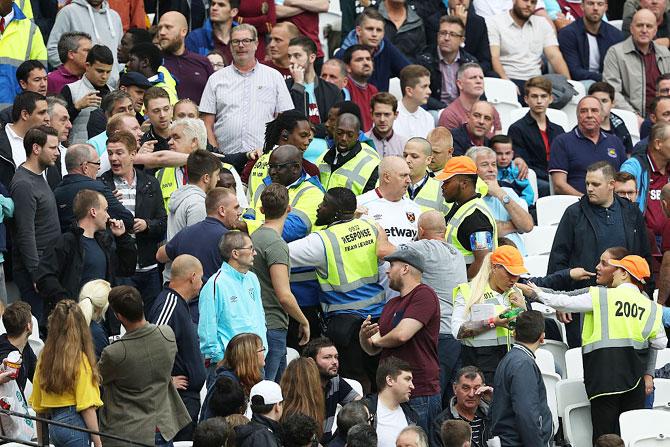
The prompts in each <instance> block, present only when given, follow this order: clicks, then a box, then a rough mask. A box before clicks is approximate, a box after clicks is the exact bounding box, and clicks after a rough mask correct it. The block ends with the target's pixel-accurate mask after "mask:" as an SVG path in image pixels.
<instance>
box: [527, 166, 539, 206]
mask: <svg viewBox="0 0 670 447" xmlns="http://www.w3.org/2000/svg"><path fill="white" fill-rule="evenodd" d="M528 183H530V188H531V189H532V190H533V204H535V202H537V199H538V197H539V192H538V189H537V174H536V173H535V171H533V170H532V169H530V168H528Z"/></svg>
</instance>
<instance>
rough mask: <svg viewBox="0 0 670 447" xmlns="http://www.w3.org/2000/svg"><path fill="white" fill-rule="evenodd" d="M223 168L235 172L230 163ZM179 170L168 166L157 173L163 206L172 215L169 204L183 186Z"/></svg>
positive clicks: (223, 165) (222, 165)
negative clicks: (178, 175) (179, 182)
mask: <svg viewBox="0 0 670 447" xmlns="http://www.w3.org/2000/svg"><path fill="white" fill-rule="evenodd" d="M221 167H222V168H226V169H228V170H229V171H231V172H232V171H234V170H235V168H234V167H233V165H231V164H230V163H221ZM184 168H185V167H184ZM177 169H179V167H176V166H166V167H164V168H160V169H159V170H158V171H157V172H156V179H158V184H159V185H160V187H161V193H162V195H163V205H164V206H165V211H167V212H168V213H170V209H169V208H168V203H169V202H170V197H172V193H173V192H175V191H176V190H178V189H179V188H181V187H182V186H183V185H180V184H178V182H177Z"/></svg>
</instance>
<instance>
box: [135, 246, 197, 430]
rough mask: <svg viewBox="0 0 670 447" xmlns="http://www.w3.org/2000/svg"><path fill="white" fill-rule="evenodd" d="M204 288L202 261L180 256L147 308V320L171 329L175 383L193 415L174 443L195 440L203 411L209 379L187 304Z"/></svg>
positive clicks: (173, 379)
mask: <svg viewBox="0 0 670 447" xmlns="http://www.w3.org/2000/svg"><path fill="white" fill-rule="evenodd" d="M201 287H202V264H200V261H198V259H197V258H196V257H194V256H191V255H179V256H177V257H176V258H175V259H174V261H172V276H171V278H170V282H169V284H168V286H167V287H165V288H164V289H163V290H162V291H161V293H159V294H158V296H157V297H156V299H155V300H154V301H153V303H151V305H150V306H147V308H148V309H149V310H148V312H147V320H148V321H149V322H150V323H154V324H156V325H163V324H167V325H168V326H170V327H171V328H172V330H173V331H174V335H175V339H176V342H177V356H176V357H175V359H174V365H173V367H172V383H173V384H174V386H175V388H177V392H179V396H180V397H181V399H182V401H183V402H184V405H185V406H186V409H187V410H188V413H189V415H190V416H191V423H190V424H189V425H188V426H186V427H184V428H183V429H182V430H181V431H180V432H179V433H177V436H175V438H174V441H188V440H191V439H193V430H194V429H195V426H196V424H197V422H198V413H199V412H200V390H201V389H202V387H203V385H204V384H205V379H206V377H207V372H206V370H205V364H204V362H203V360H202V356H201V354H200V345H199V342H198V333H197V331H196V328H195V325H194V324H193V320H191V314H190V312H189V307H188V302H189V301H191V300H192V299H194V298H196V297H197V296H198V294H199V293H200V288H201ZM145 310H146V308H145Z"/></svg>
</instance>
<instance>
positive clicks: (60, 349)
mask: <svg viewBox="0 0 670 447" xmlns="http://www.w3.org/2000/svg"><path fill="white" fill-rule="evenodd" d="M47 327H48V333H49V336H48V337H47V340H46V342H45V344H44V348H43V349H42V352H41V353H40V357H39V359H38V360H37V368H36V369H35V375H34V381H33V393H32V395H31V396H30V405H31V406H32V408H33V409H34V410H35V411H36V412H37V413H38V415H39V416H42V417H49V418H50V419H51V420H53V421H57V422H63V423H67V424H70V425H76V426H78V427H81V428H87V429H89V430H95V431H98V417H97V415H96V412H95V411H96V409H97V408H99V407H101V406H102V400H100V388H99V385H100V378H99V375H98V368H97V364H96V359H95V353H94V351H93V341H92V340H91V331H90V330H89V328H88V324H87V322H86V318H84V314H83V312H82V311H81V309H80V308H79V306H77V303H75V302H74V301H72V300H63V301H60V302H59V303H58V304H56V307H55V308H54V310H53V312H51V315H49V320H48V323H47ZM49 438H50V441H51V443H52V444H53V445H54V446H55V447H89V446H90V444H91V442H93V445H94V447H102V443H101V441H100V437H99V436H97V435H90V436H89V434H88V433H84V432H80V431H75V430H72V429H69V428H64V427H57V426H55V425H49Z"/></svg>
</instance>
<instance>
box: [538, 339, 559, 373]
mask: <svg viewBox="0 0 670 447" xmlns="http://www.w3.org/2000/svg"><path fill="white" fill-rule="evenodd" d="M535 363H537V366H538V367H539V368H540V371H542V373H543V374H544V373H551V374H556V365H555V364H554V354H552V353H551V352H550V351H548V350H546V349H543V347H542V346H541V347H540V349H538V350H537V351H535Z"/></svg>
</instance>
